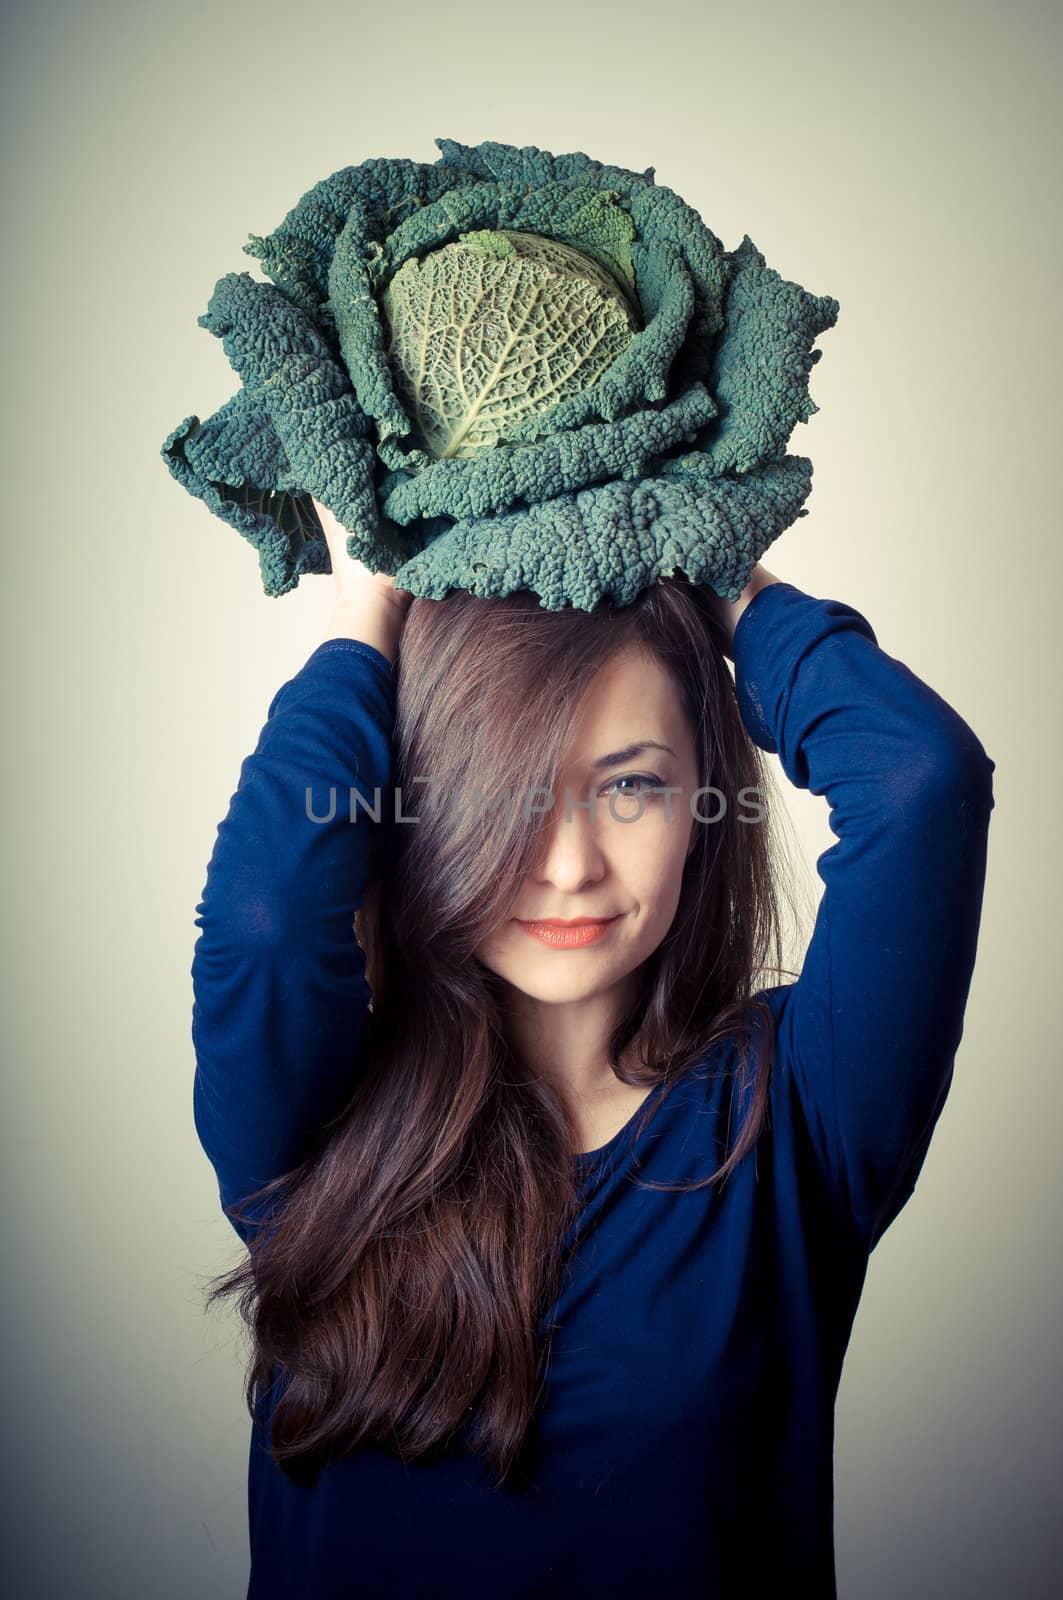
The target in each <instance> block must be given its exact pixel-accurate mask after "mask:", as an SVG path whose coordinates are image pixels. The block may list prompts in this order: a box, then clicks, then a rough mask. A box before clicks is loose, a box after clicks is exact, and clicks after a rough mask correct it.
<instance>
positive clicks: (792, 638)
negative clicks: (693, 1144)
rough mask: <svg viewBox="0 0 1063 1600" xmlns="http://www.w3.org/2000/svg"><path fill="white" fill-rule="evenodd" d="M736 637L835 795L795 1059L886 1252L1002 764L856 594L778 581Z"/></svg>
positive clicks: (793, 760) (936, 1103)
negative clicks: (820, 594)
mask: <svg viewBox="0 0 1063 1600" xmlns="http://www.w3.org/2000/svg"><path fill="white" fill-rule="evenodd" d="M734 648H735V683H736V689H737V693H738V697H739V705H740V707H741V710H742V715H743V720H744V721H745V723H746V727H747V729H748V730H749V732H750V734H751V736H752V738H753V739H754V741H755V742H756V743H757V744H758V745H759V746H760V747H761V748H762V749H764V750H767V751H772V752H776V753H777V754H778V756H779V760H780V762H781V764H782V767H783V769H784V771H785V773H786V775H787V777H788V778H789V779H790V781H791V783H793V784H795V785H796V786H798V787H800V788H805V789H809V790H810V791H811V792H812V793H813V794H819V795H825V796H826V797H827V800H828V802H829V805H830V823H831V828H832V830H833V832H834V833H835V834H836V835H837V843H835V844H834V845H832V846H831V847H830V848H829V849H828V850H826V851H824V852H823V854H822V855H821V856H820V857H819V860H818V861H817V871H818V873H819V875H820V877H821V878H822V879H823V882H824V884H825V891H824V894H823V896H822V898H821V901H820V905H819V909H818V913H817V917H816V923H815V927H814V930H813V933H812V938H811V941H810V943H809V947H808V950H807V952H806V955H805V960H804V963H803V966H802V970H801V975H800V977H799V978H798V980H797V982H796V983H794V984H792V985H790V986H788V991H787V990H784V991H783V994H784V998H785V1005H784V1007H783V1009H782V1012H781V1018H780V1044H781V1052H780V1057H781V1059H782V1061H783V1063H784V1065H785V1068H786V1071H787V1072H788V1073H789V1074H791V1075H792V1084H793V1088H794V1090H795V1091H796V1095H797V1098H798V1100H799V1102H800V1104H801V1106H802V1108H803V1118H804V1121H805V1123H806V1125H807V1129H808V1133H809V1137H810V1139H811V1142H812V1146H813V1148H814V1150H815V1152H816V1157H817V1164H818V1166H819V1167H820V1169H821V1171H822V1173H823V1174H824V1175H825V1177H826V1179H827V1183H828V1186H829V1188H830V1190H831V1191H832V1193H833V1195H834V1197H835V1199H836V1201H837V1203H838V1205H839V1206H840V1207H841V1209H842V1210H843V1211H844V1213H845V1215H846V1217H847V1218H848V1219H849V1220H850V1221H851V1223H852V1225H853V1227H854V1228H855V1230H856V1233H857V1235H858V1238H859V1241H860V1244H861V1245H862V1247H863V1248H864V1249H865V1250H867V1251H870V1249H871V1248H873V1246H874V1244H875V1243H876V1242H877V1240H878V1239H879V1238H880V1237H881V1235H882V1233H883V1232H884V1230H885V1228H886V1227H888V1225H889V1223H890V1222H891V1221H892V1220H893V1218H894V1217H895V1216H896V1214H897V1212H898V1211H899V1210H900V1208H901V1206H902V1205H903V1204H904V1202H905V1200H906V1199H907V1197H908V1195H909V1194H910V1193H911V1191H912V1188H913V1187H914V1184H915V1180H916V1177H917V1176H918V1172H919V1170H920V1167H921V1165H922V1162H923V1159H924V1157H925V1155H926V1151H927V1147H928V1145H929V1142H930V1137H931V1134H932V1131H933V1128H934V1124H935V1122H936V1120H937V1117H938V1114H939V1112H940V1110H941V1107H942V1105H943V1103H944V1099H945V1096H946V1094H947V1092H948V1088H949V1084H950V1081H951V1076H952V1067H953V1061H954V1057H955V1054H956V1050H957V1047H958V1045H959V1042H960V1038H961V1036H962V1032H963V1016H964V1010H965V1007H966V1002H967V995H968V990H969V986H970V981H971V977H972V972H973V968H974V960H975V952H976V947H977V939H978V928H979V921H980V916H981V905H982V891H983V884H984V880H985V869H986V854H987V840H988V828H989V816H990V812H991V810H992V808H993V804H994V800H993V782H992V773H993V771H994V767H995V763H994V762H993V761H992V760H990V758H989V756H988V755H987V754H986V752H985V750H984V749H983V747H982V745H981V744H980V742H979V740H978V739H977V738H976V736H975V734H974V733H973V731H972V730H971V728H970V727H969V726H968V725H967V723H966V722H964V720H963V719H962V718H961V717H960V716H959V715H958V713H957V712H956V711H954V710H953V709H952V708H951V707H950V706H949V705H948V704H947V703H946V702H945V701H944V700H943V699H942V698H941V697H940V695H938V694H936V693H935V692H934V690H933V689H931V688H930V687H929V686H928V685H927V684H925V683H924V682H922V681H921V679H919V678H918V677H916V675H915V674H914V673H913V672H911V671H910V670H909V669H908V668H907V667H906V666H905V665H904V664H903V663H902V662H900V661H898V660H895V659H894V658H893V657H892V656H890V655H888V654H887V653H886V652H885V651H884V650H882V649H881V648H880V646H879V644H878V642H877V640H876V637H875V634H874V631H873V630H872V628H871V625H870V623H869V622H868V621H867V619H866V618H865V617H863V616H862V615H861V613H860V612H858V611H856V610H854V609H853V608H852V607H850V606H846V605H844V604H843V603H842V602H840V601H835V600H819V599H815V598H813V597H812V596H810V595H807V594H804V593H803V592H802V591H801V590H799V589H797V588H796V587H794V586H793V585H791V584H788V583H784V582H783V583H778V584H776V585H774V586H772V587H770V588H766V589H764V590H763V592H761V593H759V594H758V596H757V597H756V598H755V599H754V600H753V601H751V602H750V604H749V605H748V606H747V608H746V609H745V611H744V614H743V615H742V617H741V619H740V621H739V623H738V625H737V627H736V630H735V635H734ZM778 1092H779V1093H785V1092H788V1091H787V1085H786V1084H782V1085H779V1088H778Z"/></svg>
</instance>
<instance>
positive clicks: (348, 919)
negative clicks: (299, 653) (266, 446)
mask: <svg viewBox="0 0 1063 1600" xmlns="http://www.w3.org/2000/svg"><path fill="white" fill-rule="evenodd" d="M318 510H319V515H321V516H322V521H323V524H324V525H325V527H326V537H327V538H328V539H329V543H330V549H331V552H332V559H333V569H334V575H335V577H336V583H335V603H334V609H333V612H332V617H331V619H330V623H329V628H328V632H327V635H326V639H325V641H324V642H323V643H322V644H321V645H320V646H319V647H318V648H317V649H316V650H315V651H314V653H313V654H312V655H311V656H310V658H309V660H308V661H307V662H306V664H305V666H304V667H303V668H302V670H301V671H300V672H299V673H297V674H296V676H295V677H294V678H292V679H291V680H290V681H289V682H288V683H286V684H285V685H284V686H283V687H282V688H281V689H280V690H279V692H278V693H277V694H276V695H275V696H274V699H273V702H272V704H271V705H270V708H269V712H268V715H267V720H266V724H265V727H264V728H263V729H262V732H261V734H260V736H259V740H258V744H257V747H256V749H255V751H254V753H253V754H252V755H250V756H249V757H248V758H247V759H246V760H245V761H244V763H243V766H242V768H241V772H240V781H239V786H238V788H237V790H236V793H235V794H234V795H233V797H232V799H231V802H230V805H229V811H228V814H227V816H226V817H225V819H224V821H223V822H222V823H221V824H220V826H219V828H218V834H217V839H216V842H215V846H214V852H213V855H212V856H211V860H210V864H209V866H208V868H207V881H206V887H205V888H204V891H203V896H202V899H201V901H200V903H199V905H198V906H197V908H196V911H197V915H196V926H197V927H198V928H199V929H200V930H201V932H200V935H199V938H198V939H197V941H196V945H195V950H194V956H193V964H192V980H193V992H194V1002H193V1011H192V1038H193V1045H194V1049H195V1054H196V1074H195V1086H194V1094H193V1100H194V1117H195V1125H196V1130H197V1133H198V1135H199V1138H200V1142H201V1143H202V1145H203V1148H204V1150H205V1151H206V1153H207V1155H208V1157H209V1158H210V1160H211V1163H212V1164H213V1166H214V1169H215V1172H216V1174H217V1177H218V1182H219V1188H220V1194H221V1200H222V1205H223V1207H226V1208H227V1207H228V1206H230V1205H232V1204H233V1203H234V1202H236V1201H239V1200H243V1199H244V1198H246V1197H247V1196H248V1195H249V1194H251V1193H252V1191H254V1190H255V1189H258V1188H259V1187H261V1186H262V1185H263V1184H265V1183H266V1182H268V1181H269V1180H270V1179H272V1178H276V1177H279V1176H281V1175H282V1174H283V1173H285V1172H287V1171H289V1170H290V1169H291V1168H293V1167H295V1166H296V1165H298V1163H299V1162H300V1161H301V1160H303V1159H304V1157H305V1155H306V1153H307V1150H308V1145H309V1142H310V1140H311V1139H312V1137H313V1136H314V1134H315V1133H316V1132H317V1131H318V1130H319V1129H320V1128H321V1127H322V1126H323V1124H324V1123H326V1122H327V1121H328V1120H329V1119H330V1118H331V1117H332V1116H333V1115H335V1114H336V1113H337V1112H338V1111H339V1110H340V1109H342V1106H343V1104H344V1102H345V1101H346V1099H347V1097H348V1095H349V1094H350V1091H351V1087H352V1074H353V1072H354V1069H355V1061H356V1057H357V1052H358V1046H359V1042H360V1038H361V1034H362V1029H363V1024H364V1021H365V1016H366V1012H367V1009H368V1003H369V998H370V996H369V988H368V985H367V983H366V980H365V957H364V955H363V953H362V950H361V948H360V947H359V945H358V943H357V941H356V939H355V936H354V926H353V924H354V913H355V911H356V909H357V908H358V906H359V905H360V904H361V902H362V896H363V893H364V890H365V885H366V880H367V875H368V867H369V850H370V845H371V841H372V838H373V836H374V835H373V829H374V821H373V817H372V815H371V813H370V812H369V811H367V810H365V809H364V807H362V806H361V805H360V804H359V803H358V802H357V801H356V802H355V809H354V818H355V820H354V821H352V820H351V804H352V802H351V791H352V790H354V791H355V794H356V795H357V796H361V797H362V798H363V799H364V801H365V802H366V804H367V805H368V806H369V807H371V808H373V809H374V810H376V809H378V805H379V816H380V817H383V816H384V814H385V813H384V809H383V804H384V802H385V800H386V798H387V795H388V792H389V785H390V782H391V732H392V726H393V721H394V691H395V673H394V662H395V657H396V653H397V649H398V644H399V637H400V634H401V629H402V622H403V618H404V616H405V611H406V608H407V606H408V604H409V601H410V599H411V598H412V596H409V595H406V594H405V593H404V592H403V591H401V590H395V589H394V587H393V586H392V585H391V579H390V578H386V577H383V576H381V575H377V574H371V573H368V572H367V571H366V569H365V568H364V567H362V566H361V564H360V563H358V562H353V561H351V560H350V558H349V557H348V556H347V555H346V550H345V545H346V534H345V532H344V530H343V529H342V528H341V527H340V525H339V524H338V523H337V522H336V521H335V519H334V518H331V517H330V515H329V513H327V512H326V511H325V509H324V507H319V508H318ZM230 1221H231V1222H232V1223H233V1226H234V1227H235V1228H236V1231H237V1232H238V1233H239V1234H240V1236H241V1238H244V1239H246V1238H247V1236H248V1234H247V1230H246V1229H245V1227H244V1226H243V1225H242V1224H241V1223H240V1222H239V1221H237V1219H235V1218H234V1217H232V1216H230Z"/></svg>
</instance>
